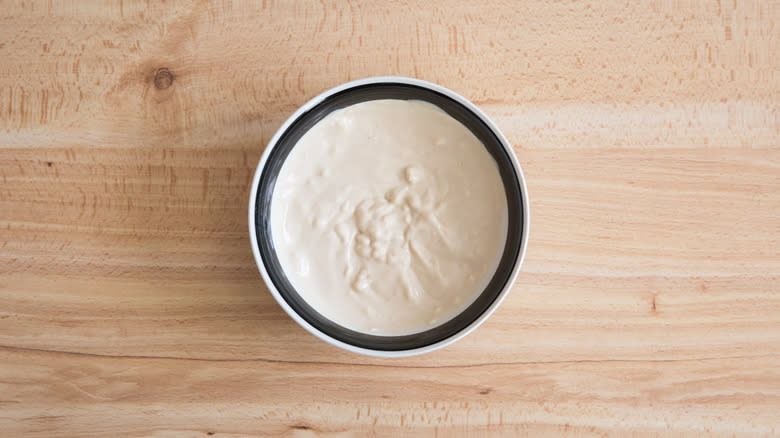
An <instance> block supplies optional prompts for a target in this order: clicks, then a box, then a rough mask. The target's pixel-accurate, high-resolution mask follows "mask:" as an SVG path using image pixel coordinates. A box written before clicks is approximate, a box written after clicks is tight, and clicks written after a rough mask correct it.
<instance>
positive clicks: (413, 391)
mask: <svg viewBox="0 0 780 438" xmlns="http://www.w3.org/2000/svg"><path fill="white" fill-rule="evenodd" d="M0 11H2V12H0V181H1V183H0V430H2V431H4V432H5V434H7V435H9V436H31V437H43V436H74V437H75V436H96V437H97V436H156V437H173V436H188V437H189V436H215V437H218V436H291V437H306V436H356V437H357V436H361V437H362V436H394V437H395V436H420V437H423V436H424V437H429V436H442V437H450V436H464V435H468V436H513V437H514V436H544V435H551V436H559V435H576V436H604V435H629V434H630V435H632V436H648V437H649V436H680V435H691V436H705V435H706V436H734V435H736V436H769V435H777V434H780V429H778V424H779V423H780V421H778V420H780V414H778V412H780V286H779V285H780V242H779V241H778V240H779V238H780V237H779V236H780V219H778V218H779V217H780V140H779V139H780V105H779V103H780V56H778V54H779V53H780V26H779V25H778V20H780V3H778V2H777V1H753V2H742V1H733V2H732V1H714V2H703V1H682V2H667V1H651V2H616V1H610V2H593V1H583V0H580V1H563V2H541V1H539V2H534V1H528V2H525V1H523V2H493V3H491V4H483V3H482V2H467V1H454V2H449V3H446V4H440V5H434V4H431V3H428V2H421V3H419V4H418V3H414V2H378V1H376V2H374V1H369V2H358V1H348V2H344V1H341V2H331V1H323V2H315V3H308V2H279V1H271V0H268V1H263V2H140V1H131V0H123V1H119V2H117V3H111V4H109V5H105V4H98V3H97V2H73V3H68V2H62V3H59V2H57V3H55V2H29V1H28V2H4V3H3V4H2V7H0ZM378 74H398V75H406V76H413V77H418V78H421V79H426V80H430V81H433V82H436V83H439V84H442V85H444V86H446V87H448V88H451V89H453V90H455V91H457V92H459V93H461V94H463V95H465V96H466V97H468V98H470V99H472V100H473V101H474V102H476V103H477V104H479V105H480V106H481V107H482V108H483V109H484V110H485V111H486V112H487V113H488V114H489V115H490V116H491V117H493V118H494V119H495V120H496V122H497V123H498V124H499V126H500V127H501V128H502V130H503V131H504V132H505V133H506V135H507V136H508V138H509V139H510V141H511V142H512V143H513V144H514V145H515V150H516V152H517V155H518V157H519V159H520V162H521V164H522V166H523V168H524V170H525V173H526V178H527V181H528V188H529V193H530V197H531V208H532V210H531V214H532V224H531V239H530V241H529V247H528V256H527V258H526V264H525V265H524V269H523V270H522V272H521V274H520V277H519V279H518V281H517V283H516V285H515V286H514V288H513V291H512V292H511V294H510V295H509V297H508V298H507V300H506V301H505V303H504V304H503V305H502V307H501V308H500V309H499V310H498V311H497V312H496V313H495V314H494V316H493V317H491V319H490V320H489V321H488V322H487V323H485V324H484V325H483V326H482V327H481V328H480V329H478V330H477V331H476V332H475V333H473V334H472V335H470V336H469V337H467V338H466V339H464V340H462V341H460V342H458V343H457V344H455V345H453V346H451V347H449V348H446V349H444V350H442V351H439V352H436V353H433V354H430V355H426V356H422V357H416V358H410V359H403V360H379V359H371V358H366V357H360V356H355V355H352V354H349V353H346V352H342V351H339V350H337V349H335V348H332V347H329V346H327V345H325V344H324V343H322V342H321V341H318V340H317V339H316V338H314V337H312V336H311V335H308V334H307V333H306V332H305V331H304V330H303V329H301V328H299V327H298V326H296V325H295V323H294V322H292V321H291V320H290V318H289V317H287V316H286V315H285V314H284V313H283V312H282V311H281V309H280V308H279V307H278V305H276V303H275V302H274V301H273V299H272V298H271V297H270V296H269V294H268V292H267V290H266V288H265V286H264V285H263V283H262V281H261V279H260V277H259V275H258V273H257V269H256V267H255V265H254V261H253V259H252V254H251V250H250V248H249V242H248V233H247V223H246V207H247V203H248V193H249V188H250V187H249V185H250V179H251V177H252V174H253V172H254V168H255V166H256V164H257V161H258V159H259V157H260V155H261V153H262V151H263V148H264V145H265V144H266V143H267V141H268V140H269V139H270V137H271V135H272V134H273V132H274V131H275V130H276V129H277V128H278V127H279V126H280V125H281V123H282V122H283V120H284V119H285V118H286V117H288V116H289V115H290V114H291V113H292V112H293V111H294V110H295V109H296V108H297V107H298V106H300V105H301V104H302V103H304V102H305V101H306V100H308V99H309V98H311V97H312V96H314V95H316V94H317V93H319V92H321V91H323V90H325V89H327V88H329V87H331V86H334V85H337V84H339V83H342V82H345V81H347V80H350V79H356V78H360V77H365V76H372V75H378Z"/></svg>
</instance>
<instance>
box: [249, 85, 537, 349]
mask: <svg viewBox="0 0 780 438" xmlns="http://www.w3.org/2000/svg"><path fill="white" fill-rule="evenodd" d="M377 99H402V100H421V101H425V102H429V103H431V104H434V105H436V106H438V107H439V108H441V109H442V110H443V111H445V112H446V113H447V114H449V115H450V116H451V117H453V118H454V119H455V120H458V121H459V122H460V123H462V124H463V125H465V126H466V127H467V128H468V129H469V130H471V132H472V133H473V134H474V135H475V136H476V137H477V138H478V139H479V140H480V141H482V143H483V144H484V145H485V147H486V148H487V149H488V151H489V152H490V154H491V155H492V156H493V158H494V159H495V160H496V163H497V164H498V169H499V174H500V176H501V180H502V182H503V185H504V190H505V192H506V198H507V207H508V216H509V227H508V232H507V241H506V244H505V246H504V252H503V254H502V256H501V260H500V261H499V264H498V268H497V269H496V272H495V274H494V275H493V277H492V279H491V280H490V282H489V283H488V285H487V287H486V288H485V290H484V291H483V292H482V293H481V294H480V295H479V296H478V297H477V298H476V299H475V300H474V302H473V303H472V304H471V305H470V306H469V307H467V308H466V309H465V310H463V311H462V312H461V313H459V314H458V315H456V316H455V317H453V318H452V319H450V320H448V321H445V322H443V323H442V324H441V325H438V326H436V327H433V328H431V329H428V330H425V331H422V332H419V333H414V334H410V335H403V336H377V335H371V334H367V333H363V332H357V331H354V330H350V329H348V328H346V327H344V326H341V325H339V324H336V323H334V322H333V321H331V320H329V319H328V318H326V317H324V316H323V315H322V314H320V313H319V312H317V310H316V309H314V308H312V307H311V306H309V305H308V304H307V303H306V301H305V300H304V299H303V298H302V297H301V296H300V295H299V294H298V292H296V290H295V288H294V287H293V286H292V284H291V283H290V281H289V280H288V278H287V276H286V275H285V272H284V269H282V266H281V265H280V263H279V260H278V258H277V256H276V252H275V249H274V243H273V239H272V236H271V231H272V230H271V223H270V210H271V197H272V194H273V191H274V186H275V183H276V178H277V176H278V175H279V171H280V169H281V167H282V164H283V163H284V161H285V159H286V158H287V155H288V154H289V152H290V150H292V148H293V147H294V146H295V144H296V143H297V142H298V140H299V139H300V138H301V136H303V134H305V133H306V132H307V131H308V130H309V129H310V128H311V127H313V126H314V125H315V124H316V123H317V122H319V121H320V120H322V119H323V118H324V117H325V116H327V115H328V114H330V113H331V112H332V111H335V110H338V109H341V108H344V107H347V106H350V105H354V104H357V103H360V102H365V101H370V100H377ZM249 235H250V238H251V240H252V251H253V252H254V255H255V261H256V262H257V267H258V268H259V269H260V274H261V275H262V276H263V280H265V283H266V285H268V289H269V290H270V291H271V294H272V295H273V296H274V298H276V301H277V302H279V305H280V306H282V308H283V309H284V311H285V312H287V314H288V315H290V317H292V319H294V320H295V321H296V322H297V323H298V324H300V325H301V326H302V327H303V328H305V329H306V330H308V331H309V332H310V333H312V334H314V335H315V336H317V337H318V338H320V339H322V340H324V341H325V342H328V343H330V344H332V345H335V346H337V347H340V348H343V349H345V350H349V351H352V352H355V353H360V354H366V355H369V356H379V357H402V356H412V355H416V354H422V353H426V352H430V351H434V350H437V349H439V348H442V347H445V346H447V345H449V344H451V343H453V342H455V341H457V340H458V339H460V338H462V337H464V336H466V335H467V334H468V333H470V332H471V331H472V330H474V329H475V328H477V326H479V325H480V324H481V323H482V322H484V321H485V320H486V319H487V318H488V317H489V316H490V314H491V313H493V311H495V310H496V308H497V307H498V305H499V304H500V303H501V301H502V300H503V299H504V298H505V297H506V295H507V293H508V292H509V289H511V287H512V284H513V283H514V281H515V278H516V277H517V273H518V272H519V270H520V265H521V264H522V262H523V257H524V255H525V249H526V245H527V242H528V193H527V191H526V186H525V179H524V177H523V172H522V170H521V169H520V165H519V164H518V162H517V157H516V156H515V154H514V152H513V151H512V147H511V146H510V145H509V142H508V141H507V139H506V137H504V135H503V134H502V133H501V132H500V131H499V129H498V127H497V126H496V125H495V123H493V122H492V121H491V120H490V119H489V118H488V117H487V116H486V115H485V113H483V112H482V111H481V110H480V109H479V108H477V107H476V106H475V105H474V104H472V103H471V102H469V101H468V100H467V99H465V98H464V97H463V96H461V95H459V94H456V93H454V92H452V91H450V90H448V89H446V88H444V87H441V86H439V85H436V84H432V83H430V82H425V81H421V80H418V79H411V78H405V77H393V76H382V77H373V78H366V79H360V80H357V81H352V82H348V83H346V84H342V85H339V86H337V87H335V88H331V89H330V90H328V91H326V92H324V93H322V94H320V95H319V96H317V97H315V98H313V99H311V100H310V101H308V102H306V104H304V105H303V106H302V107H301V108H300V109H298V110H297V111H296V112H295V113H294V114H293V115H292V116H290V118H289V119H287V121H285V122H284V124H282V127H281V128H279V130H278V131H277V132H276V134H275V135H274V136H273V138H272V139H271V141H270V142H269V143H268V146H267V147H266V149H265V152H264V153H263V156H262V158H261V159H260V163H259V164H258V166H257V171H256V172H255V178H254V181H253V183H252V192H251V194H250V199H249Z"/></svg>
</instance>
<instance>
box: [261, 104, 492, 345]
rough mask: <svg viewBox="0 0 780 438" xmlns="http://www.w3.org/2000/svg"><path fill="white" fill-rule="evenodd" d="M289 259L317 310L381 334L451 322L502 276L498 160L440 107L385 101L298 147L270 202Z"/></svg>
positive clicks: (285, 261) (290, 271)
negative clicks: (495, 277) (495, 276)
mask: <svg viewBox="0 0 780 438" xmlns="http://www.w3.org/2000/svg"><path fill="white" fill-rule="evenodd" d="M271 227H272V228H271V230H272V235H273V242H274V246H275V248H276V252H277V255H278V257H279V261H280V263H281V265H282V268H283V269H284V271H285V273H286V274H287V276H288V278H289V280H290V282H291V283H292V285H293V286H294V287H295V289H296V290H297V291H298V293H299V294H300V295H301V296H302V297H303V298H304V299H305V300H306V302H307V303H308V304H309V305H311V306H312V307H313V308H314V309H316V310H317V311H318V312H320V313H321V314H323V315H324V316H326V317H327V318H329V319H331V320H332V321H334V322H336V323H338V324H341V325H343V326H345V327H347V328H350V329H352V330H356V331H360V332H365V333H371V334H375V335H387V336H389V335H404V334H410V333H415V332H420V331H423V330H426V329H428V328H431V327H434V326H436V325H439V324H441V323H444V322H446V321H447V320H449V319H451V318H452V317H454V316H455V315H457V313H458V312H460V311H461V310H463V309H464V308H465V307H467V306H468V305H469V304H471V303H472V302H473V301H474V299H475V298H476V297H477V296H478V295H479V294H480V293H481V292H482V290H483V289H484V288H485V286H486V285H487V283H488V281H489V280H490V278H491V277H492V276H493V274H494V273H495V270H496V267H497V265H498V261H499V258H500V256H501V253H502V251H503V248H504V242H505V241H506V235H507V204H506V197H505V195H504V188H503V185H502V183H501V179H500V177H499V173H498V167H497V165H496V163H495V161H494V160H493V158H492V157H491V156H490V154H489V153H488V152H487V150H486V149H485V147H484V146H483V144H482V143H481V142H480V141H479V140H478V139H477V138H476V137H475V136H474V135H473V134H472V133H471V131H469V130H468V129H467V128H466V127H465V126H463V125H462V124H461V123H460V122H458V121H457V120H455V119H453V118H452V117H450V116H449V115H448V114H446V113H445V112H443V111H441V110H440V109H439V108H438V107H436V106H434V105H431V104H428V103H424V102H419V101H404V100H376V101H368V102H364V103H359V104H356V105H353V106H350V107H347V108H344V109H342V110H339V111H335V112H333V113H331V114H329V115H328V116H327V117H325V118H324V119H322V120H321V121H320V122H318V123H317V124H316V125H315V126H314V127H312V128H311V129H310V130H309V131H308V132H307V133H306V134H304V136H303V137H301V139H300V140H299V141H298V143H297V144H296V145H295V147H293V149H292V151H291V152H290V155H289V156H288V158H287V159H286V161H285V162H284V164H283V166H282V169H281V172H280V174H279V177H278V179H277V182H276V186H275V189H274V193H273V198H272V200H271Z"/></svg>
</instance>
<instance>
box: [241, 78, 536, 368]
mask: <svg viewBox="0 0 780 438" xmlns="http://www.w3.org/2000/svg"><path fill="white" fill-rule="evenodd" d="M376 83H396V84H408V85H415V86H418V87H422V88H427V89H430V90H433V91H436V92H438V93H441V94H443V95H445V96H447V97H449V98H451V99H453V100H455V101H457V102H458V103H460V104H462V105H463V106H465V107H466V108H468V109H470V110H471V111H472V112H474V114H476V115H477V116H478V117H479V118H480V119H482V121H483V122H485V124H487V125H488V127H490V129H491V130H492V131H493V133H495V134H496V136H497V137H498V139H499V140H500V141H501V145H502V146H503V147H504V149H505V150H506V151H507V153H508V154H509V157H510V158H511V160H512V165H513V166H514V169H515V172H516V173H517V177H518V180H519V183H520V192H521V195H522V203H523V236H522V239H521V241H520V254H518V257H517V260H516V262H515V266H514V268H513V269H512V274H511V275H510V277H509V280H508V281H507V283H506V284H505V285H504V288H503V289H502V290H501V293H500V294H499V295H498V297H497V298H496V299H495V300H494V301H493V303H492V304H491V305H490V307H488V309H487V310H485V311H484V312H482V314H481V315H480V316H479V317H478V318H477V319H476V320H475V321H474V322H472V323H471V324H470V325H468V326H467V327H466V328H464V329H463V330H461V331H459V332H457V333H455V334H454V335H452V336H450V337H448V338H446V339H443V340H441V341H439V342H436V343H433V344H430V345H426V346H425V347H420V348H415V349H411V350H397V351H385V350H372V349H368V348H362V347H356V346H354V345H351V344H347V343H345V342H342V341H339V340H338V339H335V338H332V337H330V336H329V335H328V334H327V333H324V332H322V331H320V330H318V329H316V328H315V327H313V326H312V325H311V324H309V323H308V322H307V321H306V320H304V319H303V318H302V317H301V316H300V315H298V313H297V312H295V310H293V309H292V307H290V305H289V304H287V301H285V300H284V298H282V295H281V294H280V293H279V291H278V290H277V289H276V286H274V284H273V282H272V281H271V277H270V276H269V275H268V271H267V270H266V268H265V264H264V263H263V259H262V257H261V256H260V250H259V245H258V243H257V230H256V223H255V203H256V202H257V189H258V186H259V184H260V175H261V174H262V172H263V168H264V167H265V163H266V161H267V160H268V156H269V155H270V153H271V151H272V150H273V149H274V147H275V146H276V143H277V142H278V141H279V138H280V137H281V136H282V134H283V133H284V132H285V131H287V129H288V128H289V127H290V125H292V124H293V122H295V121H296V120H297V119H298V118H299V117H300V116H301V115H302V114H304V113H305V112H307V111H309V110H310V109H312V108H313V107H315V106H316V105H317V104H319V103H320V102H322V101H323V100H325V99H326V98H328V97H329V96H331V95H333V94H336V93H338V92H340V91H343V90H347V89H350V88H354V87H358V86H361V85H368V84H376ZM528 230H529V212H528V190H527V188H526V183H525V176H524V175H523V170H522V169H521V168H520V163H519V162H518V161H517V156H515V153H514V151H513V150H512V146H511V145H510V144H509V141H507V139H506V137H505V136H504V134H503V133H502V132H501V130H500V129H498V126H496V124H495V123H493V121H492V120H490V118H489V117H488V116H487V115H486V114H485V113H484V112H482V110H481V109H479V108H478V107H477V106H476V105H474V104H473V103H471V102H469V101H468V99H466V98H465V97H463V96H461V95H460V94H457V93H455V92H454V91H451V90H448V89H447V88H444V87H442V86H440V85H436V84H434V83H431V82H427V81H423V80H420V79H414V78H406V77H402V76H375V77H370V78H365V79H358V80H355V81H351V82H347V83H345V84H341V85H339V86H337V87H334V88H331V89H330V90H327V91H325V92H323V93H321V94H319V95H318V96H316V97H314V98H313V99H311V100H309V101H308V102H306V103H305V104H304V105H303V106H301V107H300V108H298V110H297V111H295V112H294V113H293V115H291V116H290V117H289V118H288V119H287V120H286V121H285V122H284V123H283V124H282V126H281V127H280V128H279V130H277V131H276V134H274V136H273V138H271V141H270V142H268V146H267V147H266V148H265V151H264V152H263V155H262V157H260V163H259V164H258V165H257V170H255V177H254V180H253V181H252V191H251V192H250V198H249V236H250V239H251V241H252V242H251V243H252V252H253V253H254V256H255V262H256V263H257V267H258V268H259V270H260V275H262V277H263V280H264V281H265V284H266V286H268V289H269V290H270V291H271V294H272V295H273V296H274V298H275V299H276V301H277V302H278V303H279V305H280V306H281V307H282V309H284V311H285V312H287V314H288V315H290V317H291V318H292V319H293V320H295V322H297V323H298V324H299V325H301V327H303V328H304V329H306V330H307V331H308V332H309V333H311V334H313V335H314V336H316V337H318V338H320V339H322V340H323V341H325V342H327V343H329V344H331V345H335V346H336V347H339V348H343V349H345V350H348V351H351V352H353V353H359V354H364V355H368V356H375V357H407V356H415V355H418V354H423V353H428V352H431V351H434V350H438V349H440V348H444V347H446V346H448V345H450V344H452V343H453V342H455V341H457V340H459V339H461V338H463V337H464V336H466V335H467V334H469V333H471V332H472V331H473V330H474V329H476V328H477V327H479V325H480V324H482V323H483V322H484V321H485V320H486V319H487V318H488V317H490V315H491V314H493V312H494V311H495V310H496V309H497V308H498V306H499V305H500V304H501V302H502V301H503V300H504V298H506V295H507V294H508V293H509V290H510V289H511V288H512V286H513V285H514V283H515V280H516V279H517V275H518V273H519V272H520V266H521V265H522V264H523V259H524V258H525V251H526V247H527V245H528ZM510 231H511V230H510Z"/></svg>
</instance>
